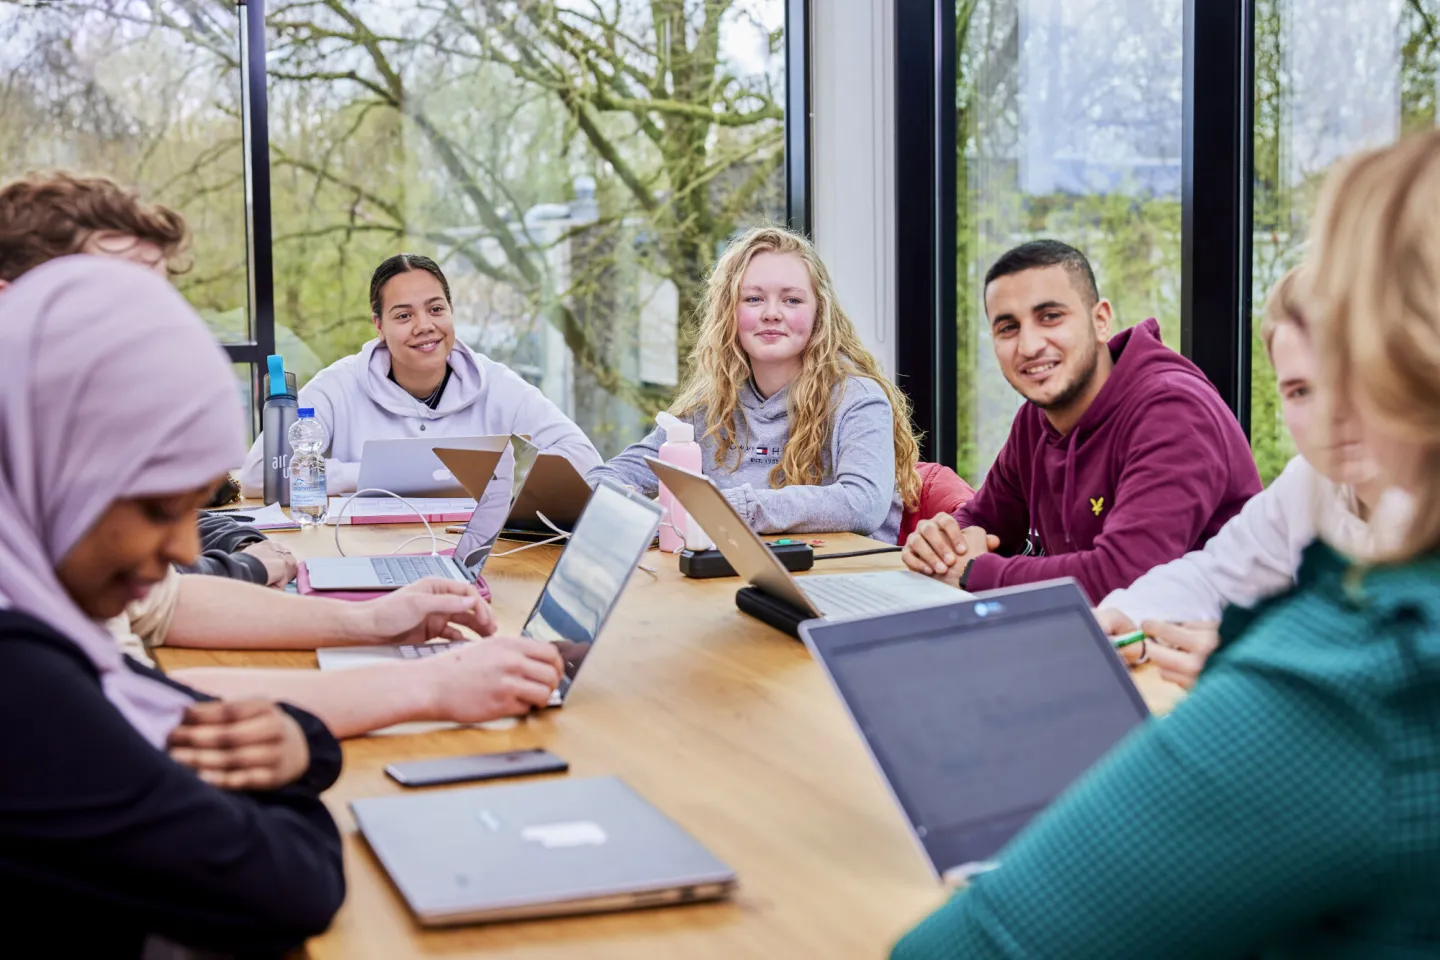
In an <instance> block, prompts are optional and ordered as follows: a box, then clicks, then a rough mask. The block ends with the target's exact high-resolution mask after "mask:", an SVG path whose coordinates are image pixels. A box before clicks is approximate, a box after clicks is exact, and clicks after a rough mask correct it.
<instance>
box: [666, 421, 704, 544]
mask: <svg viewBox="0 0 1440 960" xmlns="http://www.w3.org/2000/svg"><path fill="white" fill-rule="evenodd" d="M655 421H656V422H657V423H659V424H660V426H661V427H662V428H664V430H665V442H664V443H662V444H660V459H661V460H662V461H664V462H665V463H669V464H673V465H674V466H677V467H680V468H681V469H684V470H689V471H690V472H691V473H700V472H701V466H700V464H701V457H700V444H698V443H696V442H695V427H694V426H692V425H691V424H688V423H686V422H685V421H684V420H681V419H680V418H679V417H676V416H672V415H671V414H668V413H666V412H664V411H663V410H662V411H661V412H660V413H658V414H656V415H655ZM660 506H661V507H662V508H664V510H665V516H664V517H663V518H662V519H661V521H660V549H661V550H664V551H665V552H666V553H679V552H680V551H681V550H683V549H685V522H686V516H687V515H686V513H685V508H684V507H682V506H681V505H680V501H678V500H676V499H675V497H674V496H673V495H672V494H671V493H670V491H669V490H667V489H665V484H663V483H662V484H660Z"/></svg>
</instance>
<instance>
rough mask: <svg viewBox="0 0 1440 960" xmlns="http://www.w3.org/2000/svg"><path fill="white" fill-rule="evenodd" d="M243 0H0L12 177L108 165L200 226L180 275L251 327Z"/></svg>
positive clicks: (212, 319) (225, 327)
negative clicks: (46, 0) (236, 0)
mask: <svg viewBox="0 0 1440 960" xmlns="http://www.w3.org/2000/svg"><path fill="white" fill-rule="evenodd" d="M236 10H237V8H236V7H235V5H234V4H233V3H231V4H226V3H203V4H202V3H183V2H173V3H172V2H149V0H143V2H142V0H108V2H100V0H96V2H83V0H76V2H73V3H50V4H35V3H30V2H19V0H0V181H3V180H8V179H10V178H11V177H14V176H18V175H20V174H23V173H26V172H29V171H32V170H44V169H57V168H58V169H65V170H71V171H76V172H82V173H96V174H104V175H106V176H110V177H114V178H115V179H117V180H119V181H120V182H121V183H124V184H126V185H128V186H133V187H135V188H138V189H139V190H140V192H141V193H142V195H143V196H144V197H145V198H146V199H149V200H154V201H158V202H160V203H164V204H167V205H169V206H171V207H174V208H176V209H177V210H179V211H180V212H181V213H183V214H184V215H185V218H186V219H187V220H188V221H189V223H190V227H191V229H192V231H193V233H194V244H193V247H192V249H191V254H190V258H189V259H190V261H191V262H190V269H189V270H188V271H187V272H185V273H183V274H181V275H179V276H178V277H176V284H177V285H178V286H179V288H180V290H181V292H183V293H184V294H185V295H186V297H188V298H189V299H190V302H191V303H192V304H194V305H195V307H196V309H197V310H199V311H200V313H201V315H202V316H203V317H204V318H205V320H206V322H207V323H209V325H210V327H211V329H213V330H214V331H215V333H216V335H217V336H219V337H220V339H221V340H224V341H231V342H240V341H245V340H248V339H249V338H250V320H249V310H248V302H247V301H248V287H247V275H246V263H245V181H244V151H243V136H242V131H241V125H240V63H239V54H240V33H239V19H238V17H237V15H236Z"/></svg>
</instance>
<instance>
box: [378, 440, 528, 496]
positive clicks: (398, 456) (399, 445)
mask: <svg viewBox="0 0 1440 960" xmlns="http://www.w3.org/2000/svg"><path fill="white" fill-rule="evenodd" d="M508 440H509V438H508V437H412V438H407V439H401V440H366V441H365V446H364V447H363V448H362V449H361V451H360V477H359V480H358V481H357V486H356V488H355V489H357V490H389V491H390V492H391V493H398V494H399V495H400V496H402V497H464V496H474V494H472V493H467V489H468V488H467V487H466V486H465V484H464V483H462V482H461V480H460V478H459V477H457V476H455V475H454V473H453V472H452V471H451V470H450V468H449V467H447V466H446V465H445V464H444V463H442V462H441V460H440V458H439V457H437V456H436V455H435V448H436V447H444V448H446V449H449V450H493V451H496V452H499V451H502V450H504V449H505V444H506V442H507V441H508Z"/></svg>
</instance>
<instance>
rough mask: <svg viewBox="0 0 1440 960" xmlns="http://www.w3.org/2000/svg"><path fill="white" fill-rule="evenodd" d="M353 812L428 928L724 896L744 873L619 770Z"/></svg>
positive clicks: (359, 806)
mask: <svg viewBox="0 0 1440 960" xmlns="http://www.w3.org/2000/svg"><path fill="white" fill-rule="evenodd" d="M350 809H351V811H352V812H353V813H354V814H355V822H356V824H357V825H358V826H359V827H360V832H361V833H362V834H364V836H365V839H366V840H367V841H368V842H369V844H370V848H371V849H372V850H374V851H375V855H376V856H377V857H378V858H379V859H380V862H381V863H382V864H384V866H385V870H386V872H387V873H388V874H389V875H390V879H391V880H393V881H394V882H395V886H396V887H398V888H399V890H400V894H401V896H403V897H404V898H405V902H406V903H407V904H409V906H410V909H411V910H412V911H413V912H414V914H415V916H416V917H417V918H418V919H419V921H420V923H421V924H422V925H424V926H446V925H453V924H460V923H480V922H489V921H495V920H519V919H523V918H527V917H553V916H563V915H566V914H576V913H600V912H604V911H610V910H630V909H634V908H637V907H657V906H664V905H668V904H679V903H692V902H696V901H701V900H715V899H717V898H720V897H724V896H727V895H728V894H729V893H730V892H731V891H732V890H734V889H735V885H736V880H735V872H734V871H733V870H731V869H730V868H729V867H728V866H726V865H725V864H724V863H723V862H721V861H720V860H719V859H717V858H716V857H715V856H714V854H712V853H710V851H709V850H706V849H705V847H703V846H701V844H700V843H699V842H698V841H697V840H696V839H695V838H694V837H692V836H691V835H690V834H689V833H687V832H686V831H685V830H684V829H682V828H681V827H680V826H678V825H677V824H676V823H675V822H674V821H672V820H671V819H670V818H668V817H666V816H665V815H664V814H663V813H661V812H660V811H659V810H657V809H655V807H653V806H651V805H650V804H649V803H648V802H646V801H645V799H644V798H643V797H641V796H640V795H639V794H637V793H635V792H634V791H633V790H631V789H630V787H628V786H627V785H626V784H625V783H624V782H623V781H621V780H618V779H616V778H614V777H596V778H583V779H574V778H567V779H561V780H543V781H538V782H535V783H522V784H514V785H507V786H499V787H477V788H471V789H466V790H443V791H432V792H426V793H420V794H411V795H402V796H391V797H373V798H369V799H363V800H354V801H352V802H351V804H350Z"/></svg>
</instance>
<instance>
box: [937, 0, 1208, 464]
mask: <svg viewBox="0 0 1440 960" xmlns="http://www.w3.org/2000/svg"><path fill="white" fill-rule="evenodd" d="M1183 16H1184V3H1183V0H956V18H955V23H956V44H955V49H956V57H955V63H956V77H955V82H956V94H955V109H956V117H955V129H956V141H957V143H956V171H957V184H956V197H957V204H956V206H957V210H956V247H957V263H956V270H955V276H956V285H957V291H956V322H957V325H958V330H957V345H958V352H959V357H958V365H957V366H958V377H957V381H958V393H959V398H958V402H959V416H958V420H959V430H958V432H959V436H958V438H957V442H958V446H957V449H958V458H957V459H958V467H959V470H960V472H961V474H962V475H963V476H965V478H966V479H967V480H969V481H970V482H971V483H973V484H978V483H979V482H980V481H981V480H982V479H983V477H984V472H985V471H986V470H987V469H988V468H989V465H990V463H991V462H992V461H993V460H994V457H995V454H996V453H997V452H998V451H999V449H1000V447H1001V445H1002V444H1003V443H1004V441H1005V437H1006V435H1007V434H1008V432H1009V429H1010V422H1011V420H1012V419H1013V418H1014V414H1015V411H1016V409H1017V408H1018V406H1019V403H1020V398H1019V396H1018V395H1017V394H1016V393H1015V391H1014V390H1013V389H1011V387H1010V385H1009V384H1008V383H1007V382H1006V380H1005V378H1004V376H1003V375H1002V374H1001V372H1000V370H999V368H998V365H997V364H996V362H995V359H994V354H993V352H992V349H991V345H990V329H989V324H988V323H987V322H986V319H985V308H984V303H983V299H982V293H983V292H982V290H981V286H982V281H983V278H984V275H985V271H986V270H987V269H988V267H989V266H990V264H991V263H993V262H994V260H995V259H996V257H998V256H999V255H1000V254H1001V253H1003V252H1004V251H1005V250H1007V249H1009V248H1010V247H1012V246H1014V245H1016V244H1019V243H1023V242H1025V241H1027V240H1033V239H1038V238H1041V237H1053V238H1055V239H1059V240H1063V241H1065V242H1067V243H1070V244H1072V245H1074V246H1076V247H1078V248H1079V249H1081V250H1082V251H1084V252H1085V253H1086V255H1087V256H1088V257H1089V258H1090V260H1091V262H1092V264H1093V265H1094V267H1095V272H1096V276H1097V279H1098V281H1099V284H1100V292H1101V295H1102V296H1105V297H1108V298H1109V299H1110V300H1111V301H1112V303H1113V304H1114V306H1115V314H1116V323H1117V328H1124V327H1128V326H1131V325H1133V324H1135V323H1138V322H1140V321H1142V320H1144V319H1145V318H1147V317H1157V318H1158V319H1159V320H1160V326H1161V329H1162V331H1163V334H1164V337H1165V342H1166V343H1168V344H1170V345H1171V346H1172V347H1175V348H1177V349H1178V348H1179V345H1180V315H1179V302H1180V171H1181V163H1180V159H1181V155H1180V151H1181V123H1182V119H1183V116H1182V93H1183V79H1184V78H1183V23H1184V21H1183Z"/></svg>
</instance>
